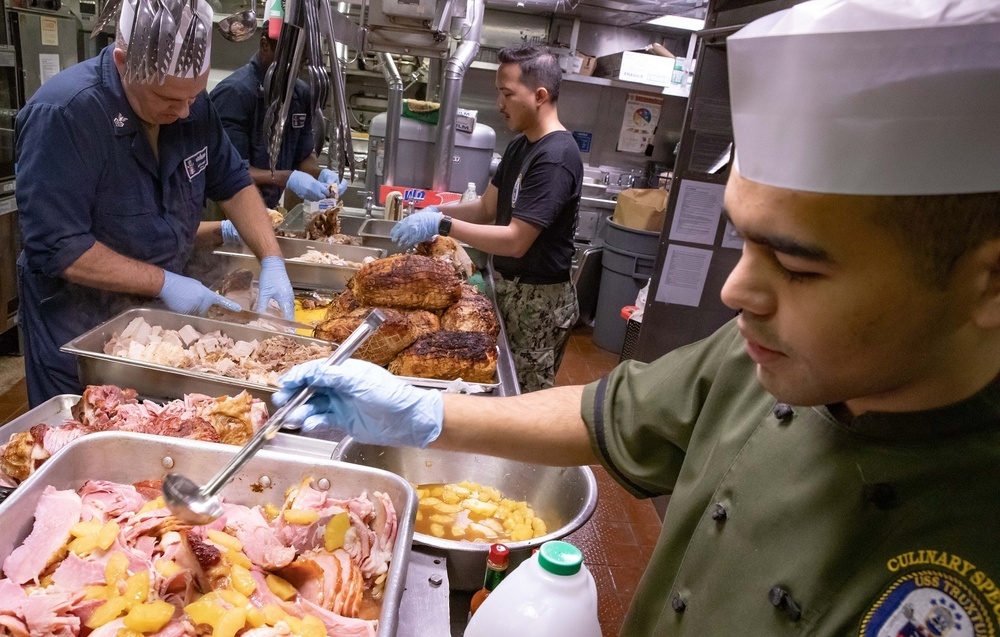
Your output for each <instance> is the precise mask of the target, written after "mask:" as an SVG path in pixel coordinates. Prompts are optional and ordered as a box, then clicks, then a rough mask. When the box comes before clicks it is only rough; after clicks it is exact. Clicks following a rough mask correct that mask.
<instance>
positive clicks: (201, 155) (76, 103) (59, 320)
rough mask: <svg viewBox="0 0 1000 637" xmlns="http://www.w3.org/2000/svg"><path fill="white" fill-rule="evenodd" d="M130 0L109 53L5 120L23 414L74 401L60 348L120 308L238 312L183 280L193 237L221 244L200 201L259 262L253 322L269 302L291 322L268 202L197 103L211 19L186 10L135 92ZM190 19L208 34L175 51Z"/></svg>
mask: <svg viewBox="0 0 1000 637" xmlns="http://www.w3.org/2000/svg"><path fill="white" fill-rule="evenodd" d="M137 1H138V2H146V1H148V0H125V2H123V3H122V10H121V16H120V17H119V20H118V35H117V38H116V42H115V44H113V45H110V46H108V47H107V48H105V49H104V50H103V51H101V53H100V54H99V55H97V57H95V58H93V59H91V60H87V61H85V62H82V63H80V64H77V65H76V66H73V67H72V68H70V69H67V70H66V71H64V72H62V73H60V74H59V75H57V76H56V77H54V78H52V79H51V80H49V81H48V82H46V83H45V85H43V86H42V87H41V89H39V91H38V92H37V93H35V95H34V96H33V97H32V98H31V100H29V101H28V103H27V105H26V106H25V107H24V108H23V109H22V110H21V111H20V113H18V116H17V120H16V122H15V134H16V138H17V142H16V153H17V161H18V175H17V180H18V184H17V204H18V210H19V213H20V224H21V233H22V239H23V246H24V251H23V252H22V253H21V256H20V258H19V259H18V274H19V289H20V297H21V306H20V311H19V314H20V315H19V321H20V325H21V328H22V333H23V339H24V343H23V347H24V355H25V368H26V372H27V385H28V398H29V401H30V403H31V405H32V406H35V405H38V404H39V403H41V402H43V401H45V400H46V399H48V398H50V397H52V396H55V395H57V394H63V393H72V392H79V391H81V389H82V387H81V385H80V383H79V381H78V379H77V375H76V362H75V359H74V357H73V356H72V355H69V354H64V353H61V352H60V351H59V348H60V347H61V346H62V345H63V344H65V343H66V342H68V341H70V340H72V339H73V338H75V337H76V336H79V335H80V334H81V333H83V332H85V331H86V330H88V329H91V328H92V327H94V326H96V325H98V324H99V323H101V322H102V321H105V320H107V319H108V318H110V317H111V316H114V315H115V314H117V313H119V312H121V311H122V310H123V309H125V308H127V307H129V306H134V305H137V304H140V303H143V302H144V301H146V300H148V299H149V298H150V297H158V298H159V299H160V300H162V302H163V303H164V304H165V305H166V306H167V307H168V308H169V309H171V310H173V311H175V312H183V313H190V314H200V313H203V312H205V311H206V310H207V309H208V308H209V307H210V306H211V305H213V304H220V305H225V306H228V307H230V308H231V309H239V306H238V305H236V304H235V303H233V302H231V301H229V300H227V299H225V298H223V297H221V296H219V295H217V294H215V293H214V292H212V291H211V290H209V289H208V288H207V287H205V286H204V285H202V284H201V283H199V282H198V281H196V280H194V279H192V278H188V277H185V276H182V275H181V274H180V272H181V271H182V269H183V268H184V266H185V264H186V263H187V261H188V258H189V257H190V255H191V253H192V249H193V246H194V243H195V240H196V236H197V237H198V239H199V241H201V240H211V238H212V235H214V238H215V239H216V240H218V235H219V225H220V224H219V223H213V224H204V225H202V226H201V227H199V226H200V222H201V216H202V209H203V206H204V203H205V199H206V198H208V199H213V200H215V201H218V202H219V205H220V206H221V208H222V210H223V211H224V212H225V214H226V216H227V217H229V219H231V222H232V223H233V224H234V227H235V228H237V229H238V230H239V233H240V234H241V235H242V236H243V238H244V240H245V241H246V243H247V245H249V246H250V248H251V249H252V250H253V252H254V254H256V255H257V256H258V257H259V258H260V259H261V273H260V295H259V299H258V306H257V308H256V309H257V311H262V309H263V308H264V307H265V306H266V304H267V303H268V302H269V301H270V300H271V299H274V300H275V301H276V302H278V304H279V305H280V306H281V308H282V310H283V311H284V313H285V315H286V316H287V317H288V318H291V317H292V313H293V312H294V297H293V293H292V287H291V284H290V283H289V280H288V275H287V274H286V273H285V268H284V262H283V260H282V258H281V256H280V254H281V253H280V250H279V248H278V245H277V241H276V240H275V237H274V233H273V231H272V230H271V223H270V220H269V218H268V215H267V211H266V209H265V207H264V202H263V201H262V200H261V198H260V195H259V194H258V193H257V190H256V188H254V187H253V184H252V182H251V180H250V175H249V173H248V172H247V168H246V165H245V164H244V163H243V161H242V160H241V159H240V156H239V154H238V153H237V152H236V149H234V148H233V145H232V143H230V141H229V138H228V137H227V136H226V133H225V131H224V129H223V128H222V123H221V121H220V119H219V116H218V114H217V113H216V111H215V109H214V107H213V106H212V103H211V101H210V100H209V99H208V95H207V94H206V93H205V86H206V84H207V82H208V70H209V59H210V56H211V50H210V47H211V29H212V10H211V8H209V6H208V5H207V4H206V3H205V2H203V1H200V2H198V3H197V5H196V6H195V10H192V7H190V6H189V5H188V3H187V2H185V3H184V7H183V9H182V10H180V11H178V12H177V13H178V14H180V15H181V16H182V18H181V20H178V22H177V25H176V31H175V33H174V39H173V49H172V53H171V54H168V55H162V52H161V58H160V59H159V60H157V62H158V65H157V67H158V70H157V71H156V72H155V73H151V75H152V77H150V78H148V81H145V82H144V81H140V80H138V79H137V77H136V75H130V74H128V73H127V71H129V70H131V71H134V70H135V69H132V68H130V67H128V66H127V65H128V64H131V60H129V59H128V55H127V51H128V48H129V36H130V33H131V30H132V29H131V24H132V21H133V17H134V16H135V13H136V4H135V3H136V2H137ZM196 19H197V20H200V21H201V22H202V24H204V25H207V26H208V28H207V29H197V28H195V29H192V30H190V31H191V33H193V34H195V35H194V36H193V37H194V39H195V40H199V41H195V42H185V34H186V33H187V32H188V31H189V30H188V28H187V27H188V25H190V24H191V22H192V21H193V20H196ZM165 28H166V27H165V26H161V31H160V38H159V43H160V45H161V47H162V43H163V42H164V40H165V38H164V35H166V34H165V33H164V31H163V29H165ZM191 33H188V36H190V35H191ZM166 37H169V35H166ZM191 44H193V45H194V46H193V47H191V46H189V45H191ZM137 46H138V44H137ZM201 47H203V50H204V57H203V60H202V61H200V64H198V65H190V66H189V67H186V68H178V67H179V66H180V65H179V64H178V62H179V60H182V59H188V58H186V56H184V55H182V52H183V51H186V50H191V49H192V48H193V49H194V50H198V49H199V48H201ZM141 57H142V58H145V56H141ZM139 75H142V74H139Z"/></svg>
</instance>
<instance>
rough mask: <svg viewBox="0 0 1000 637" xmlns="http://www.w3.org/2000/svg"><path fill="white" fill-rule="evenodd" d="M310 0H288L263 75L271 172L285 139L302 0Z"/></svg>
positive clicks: (298, 59) (297, 57)
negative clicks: (265, 72)
mask: <svg viewBox="0 0 1000 637" xmlns="http://www.w3.org/2000/svg"><path fill="white" fill-rule="evenodd" d="M310 1H315V0H287V2H286V5H285V20H284V23H283V24H282V25H281V34H280V35H279V36H278V44H277V46H276V48H275V52H274V56H275V57H274V62H272V63H271V66H270V67H269V68H268V70H267V74H266V75H265V76H264V91H265V93H264V95H265V100H266V102H267V105H268V106H267V111H266V113H265V114H264V133H265V134H266V135H267V138H268V140H269V142H270V143H269V144H268V156H269V157H270V159H271V172H274V171H275V170H276V168H277V162H278V153H279V152H280V151H281V142H282V141H283V140H284V136H285V124H286V122H287V121H288V112H289V110H291V107H292V97H293V95H294V94H295V81H296V79H297V74H298V69H299V65H300V64H301V63H302V51H303V49H304V47H305V38H304V33H303V30H302V24H303V16H302V2H310Z"/></svg>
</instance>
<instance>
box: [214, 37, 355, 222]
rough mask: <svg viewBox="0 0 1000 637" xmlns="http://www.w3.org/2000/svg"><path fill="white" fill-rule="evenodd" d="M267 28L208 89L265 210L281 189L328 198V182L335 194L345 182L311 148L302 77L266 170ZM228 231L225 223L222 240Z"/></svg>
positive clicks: (270, 52) (272, 43)
mask: <svg viewBox="0 0 1000 637" xmlns="http://www.w3.org/2000/svg"><path fill="white" fill-rule="evenodd" d="M267 28H268V23H267V22H265V23H264V28H263V29H262V30H261V36H260V49H259V50H258V51H257V53H255V54H254V56H253V57H252V58H250V61H249V62H248V63H247V64H245V65H244V66H243V67H241V68H239V69H236V71H235V72H233V74H232V75H230V76H229V77H227V78H225V79H224V80H222V81H221V82H219V84H218V85H217V86H216V87H215V88H214V89H212V93H211V98H212V104H214V105H215V108H216V109H217V110H218V111H219V117H221V118H222V125H223V126H224V127H225V129H226V133H227V134H228V135H229V139H230V141H232V142H233V146H235V147H236V150H237V151H238V152H239V154H240V156H241V157H243V159H246V160H247V161H249V162H250V177H251V178H252V179H253V183H254V184H256V185H257V188H258V189H260V194H261V196H262V197H263V198H264V203H266V204H267V206H268V207H269V208H274V207H275V206H277V205H278V199H280V198H281V191H282V190H283V189H284V188H286V187H287V188H288V189H289V190H291V191H292V192H294V193H295V194H296V195H298V196H299V197H301V198H302V199H305V200H308V201H318V200H320V199H325V198H326V197H328V196H329V192H330V186H331V185H336V186H337V190H338V194H340V195H342V194H344V191H345V190H347V180H346V179H345V180H343V181H341V180H340V179H339V178H338V176H337V173H335V172H333V171H331V170H329V169H327V168H321V166H320V165H319V161H318V160H317V159H316V154H315V153H314V152H313V148H314V147H315V144H314V143H313V142H314V135H313V118H312V113H311V112H310V110H309V89H308V87H307V86H306V84H305V82H302V81H301V80H299V81H297V82H296V83H295V92H294V94H293V95H292V105H291V108H290V109H289V114H288V122H287V123H286V125H285V136H284V139H283V140H282V143H281V151H280V152H279V154H278V161H277V162H276V167H275V171H274V172H273V173H272V172H271V159H270V156H269V155H268V149H267V147H268V139H267V135H266V133H265V131H264V115H265V113H267V104H266V102H265V100H264V86H263V84H264V74H265V73H266V72H267V69H268V67H270V66H271V62H273V61H274V48H275V47H276V46H277V44H278V42H277V41H276V40H272V39H271V38H269V37H268V31H267ZM317 177H318V179H317ZM286 207H290V206H287V205H286ZM228 230H229V228H228V226H227V228H226V231H227V238H228Z"/></svg>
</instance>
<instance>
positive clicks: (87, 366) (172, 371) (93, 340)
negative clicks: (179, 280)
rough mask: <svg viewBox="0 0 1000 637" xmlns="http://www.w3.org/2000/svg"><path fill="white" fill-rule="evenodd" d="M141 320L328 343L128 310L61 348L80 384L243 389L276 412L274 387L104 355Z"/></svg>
mask: <svg viewBox="0 0 1000 637" xmlns="http://www.w3.org/2000/svg"><path fill="white" fill-rule="evenodd" d="M140 317H141V318H143V319H145V320H146V322H147V323H149V324H150V325H159V326H161V327H163V328H165V329H170V330H179V329H181V328H182V327H184V326H185V325H190V326H191V327H193V328H194V329H196V330H198V331H199V332H202V333H204V332H212V331H215V330H218V331H220V332H222V333H223V334H225V335H226V336H229V337H230V338H233V339H234V340H241V341H252V340H257V341H262V340H264V339H266V338H274V337H276V336H287V337H288V338H290V339H292V340H294V341H297V342H299V343H302V344H303V345H308V344H312V343H315V344H320V345H327V346H329V345H333V344H332V343H329V342H327V341H323V340H319V339H315V338H309V337H306V336H298V335H296V334H277V333H275V332H273V331H270V330H265V329H261V328H257V327H251V326H249V325H239V324H236V323H227V322H225V321H219V320H215V319H210V318H205V317H201V316H189V315H187V314H176V313H174V312H168V311H167V310H159V309H155V308H146V307H139V308H131V309H128V310H125V311H124V312H122V313H121V314H119V315H118V316H115V317H113V318H111V319H109V320H107V321H105V322H104V323H101V324H100V325H98V326H97V327H95V328H94V329H92V330H90V331H89V332H85V333H84V334H81V335H80V336H78V337H76V338H74V339H73V340H72V341H70V342H69V343H67V344H66V345H64V346H63V347H62V348H61V350H62V351H63V352H67V353H69V354H73V355H75V356H76V361H77V370H78V372H79V377H80V382H81V383H83V384H84V385H118V386H119V387H129V388H131V389H134V390H136V391H137V392H138V393H139V395H140V396H144V397H147V398H150V399H153V400H169V399H173V398H181V397H183V396H184V394H191V393H201V394H208V395H210V396H222V395H224V394H228V395H234V394H238V393H240V392H241V391H243V390H246V391H248V392H250V394H251V395H252V396H255V397H256V398H260V399H261V400H263V401H265V402H266V403H267V405H268V410H269V411H273V410H274V409H275V406H274V405H273V404H272V403H271V395H272V394H274V392H275V391H277V388H276V387H271V386H269V385H261V384H258V383H251V382H249V381H246V380H241V379H237V378H227V377H225V376H220V375H218V374H209V373H205V372H196V371H192V370H189V369H179V368H176V367H169V366H167V365H158V364H156V363H147V362H143V361H136V360H132V359H128V358H122V357H120V356H112V355H111V354H105V353H104V345H105V343H107V342H108V340H109V339H110V338H111V337H112V336H113V335H114V333H115V332H118V333H119V334H120V333H121V332H122V330H124V329H125V327H126V326H128V324H129V323H131V322H132V320H133V319H136V318H140ZM498 369H499V367H498ZM399 378H400V379H401V380H404V381H406V382H408V383H410V384H411V385H417V386H420V387H432V388H438V389H443V388H445V387H447V386H448V384H449V383H450V382H451V381H446V380H435V379H433V378H411V377H408V376H400V377H399ZM469 384H470V385H473V386H477V387H480V388H481V389H482V390H483V391H485V392H489V391H493V390H495V389H496V388H497V387H498V386H499V384H498V383H469Z"/></svg>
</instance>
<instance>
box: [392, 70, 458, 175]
mask: <svg viewBox="0 0 1000 637" xmlns="http://www.w3.org/2000/svg"><path fill="white" fill-rule="evenodd" d="M378 59H379V61H380V62H381V63H382V75H384V76H385V81H386V82H387V83H388V84H389V104H388V108H387V109H386V113H385V153H384V154H383V158H384V159H383V164H382V184H383V185H385V186H394V185H396V149H397V148H398V147H399V119H400V117H402V116H403V80H402V78H401V77H400V76H399V71H398V70H396V63H395V62H394V61H393V60H392V55H390V54H388V53H379V54H378ZM452 139H454V135H452Z"/></svg>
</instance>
